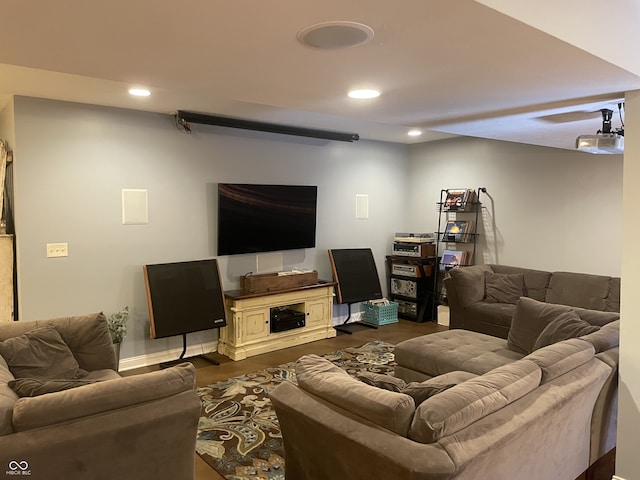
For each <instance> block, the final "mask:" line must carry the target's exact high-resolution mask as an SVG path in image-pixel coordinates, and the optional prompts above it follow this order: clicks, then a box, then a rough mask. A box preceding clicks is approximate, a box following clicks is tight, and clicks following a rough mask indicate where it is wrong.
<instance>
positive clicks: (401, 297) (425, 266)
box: [387, 233, 436, 322]
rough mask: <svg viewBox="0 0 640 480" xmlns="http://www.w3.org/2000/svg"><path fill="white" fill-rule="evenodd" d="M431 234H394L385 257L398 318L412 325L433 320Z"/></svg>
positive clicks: (391, 295)
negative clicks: (410, 322)
mask: <svg viewBox="0 0 640 480" xmlns="http://www.w3.org/2000/svg"><path fill="white" fill-rule="evenodd" d="M434 241H435V239H434V237H433V235H432V234H427V233H396V234H395V236H394V240H393V246H392V252H393V254H392V255H389V256H387V277H388V279H389V296H390V299H391V300H392V301H394V302H396V303H397V304H398V317H400V318H404V319H406V320H412V321H414V322H425V321H430V320H433V319H434V318H435V317H434V316H433V311H434V308H433V295H432V291H433V274H434V265H435V263H436V256H435V244H434Z"/></svg>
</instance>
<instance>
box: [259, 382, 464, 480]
mask: <svg viewBox="0 0 640 480" xmlns="http://www.w3.org/2000/svg"><path fill="white" fill-rule="evenodd" d="M270 397H271V401H272V403H273V405H274V407H275V410H276V413H277V414H278V421H279V422H280V426H281V429H282V434H283V440H284V447H285V455H286V458H287V478H295V479H297V480H334V479H337V478H344V479H356V478H357V479H360V478H385V479H386V478H398V479H400V478H401V479H403V480H444V479H448V478H451V476H452V475H453V473H454V472H455V465H454V462H453V460H452V459H451V457H450V456H449V454H448V453H447V452H446V451H445V450H444V448H443V447H442V446H441V445H440V444H438V443H435V444H430V445H427V444H421V443H418V442H414V441H412V440H409V439H408V438H406V437H403V436H401V435H398V434H396V433H393V432H391V431H389V430H386V429H384V428H381V427H379V426H377V425H375V424H373V423H371V422H369V421H367V420H366V419H363V418H361V417H359V416H357V415H354V414H351V413H349V412H347V411H346V410H343V409H341V408H340V407H338V406H336V405H333V404H331V403H329V402H325V401H323V400H321V399H319V398H318V397H316V396H315V395H312V394H310V393H308V392H305V391H303V390H301V389H300V388H298V387H297V386H294V385H293V384H291V383H289V382H284V383H282V384H281V385H279V386H278V387H277V388H276V389H274V390H273V391H272V392H271V394H270ZM309 412H312V414H310V413H309ZM310 438H313V439H314V442H310V441H309V439H310ZM317 445H331V448H318V447H317Z"/></svg>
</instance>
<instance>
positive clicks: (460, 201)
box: [442, 188, 478, 212]
mask: <svg viewBox="0 0 640 480" xmlns="http://www.w3.org/2000/svg"><path fill="white" fill-rule="evenodd" d="M477 198H478V197H477V196H476V191H475V190H474V189H473V188H454V189H449V190H447V196H446V198H445V200H444V204H443V205H442V210H444V211H451V212H470V211H473V206H474V202H476V201H477Z"/></svg>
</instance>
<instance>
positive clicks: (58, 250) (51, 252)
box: [47, 243, 69, 258]
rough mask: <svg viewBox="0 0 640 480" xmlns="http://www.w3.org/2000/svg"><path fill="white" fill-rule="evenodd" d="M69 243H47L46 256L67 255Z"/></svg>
mask: <svg viewBox="0 0 640 480" xmlns="http://www.w3.org/2000/svg"><path fill="white" fill-rule="evenodd" d="M68 256H69V244H67V243H47V258H55V257H68Z"/></svg>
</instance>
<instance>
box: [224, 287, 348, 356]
mask: <svg viewBox="0 0 640 480" xmlns="http://www.w3.org/2000/svg"><path fill="white" fill-rule="evenodd" d="M335 285H336V284H335V283H334V282H325V283H317V284H315V285H309V286H306V287H298V288H294V289H290V290H282V291H276V292H266V293H244V292H243V291H242V290H231V291H228V292H225V307H226V315H227V326H226V327H222V328H221V329H220V339H219V340H218V353H220V354H222V355H226V356H227V357H229V358H231V359H232V360H243V359H245V358H247V357H251V356H254V355H260V354H262V353H267V352H271V351H274V350H280V349H282V348H288V347H292V346H295V345H301V344H303V343H308V342H314V341H316V340H322V339H323V338H331V337H335V336H336V331H335V329H334V328H333V297H334V293H333V289H334V287H335ZM278 307H287V308H289V309H291V310H295V311H298V312H303V313H304V318H305V325H304V326H303V327H299V328H293V329H291V330H286V331H284V332H273V333H272V332H271V328H270V323H271V309H272V308H278Z"/></svg>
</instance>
